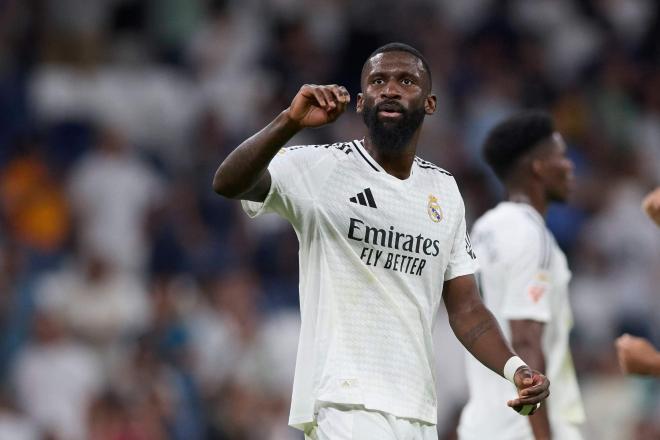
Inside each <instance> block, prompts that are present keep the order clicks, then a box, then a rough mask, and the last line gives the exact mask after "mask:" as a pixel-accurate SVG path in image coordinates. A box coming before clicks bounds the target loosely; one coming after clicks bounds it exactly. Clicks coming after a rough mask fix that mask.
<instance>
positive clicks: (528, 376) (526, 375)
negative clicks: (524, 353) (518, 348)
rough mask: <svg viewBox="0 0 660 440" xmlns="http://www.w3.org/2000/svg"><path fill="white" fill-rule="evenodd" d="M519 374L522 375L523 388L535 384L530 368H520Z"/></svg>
mask: <svg viewBox="0 0 660 440" xmlns="http://www.w3.org/2000/svg"><path fill="white" fill-rule="evenodd" d="M518 374H519V375H520V382H521V384H522V386H523V387H528V386H531V385H532V384H533V383H534V373H532V370H530V369H529V368H525V367H522V368H520V370H518Z"/></svg>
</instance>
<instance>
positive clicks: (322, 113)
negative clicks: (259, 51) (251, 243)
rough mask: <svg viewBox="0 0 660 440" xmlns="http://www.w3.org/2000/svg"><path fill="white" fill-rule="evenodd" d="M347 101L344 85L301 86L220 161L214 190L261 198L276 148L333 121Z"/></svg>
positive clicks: (262, 198)
mask: <svg viewBox="0 0 660 440" xmlns="http://www.w3.org/2000/svg"><path fill="white" fill-rule="evenodd" d="M349 102H350V95H349V94H348V92H347V91H346V89H345V88H344V87H341V86H338V85H329V86H317V85H309V84H306V85H304V86H302V87H301V88H300V90H299V91H298V93H297V94H296V96H295V97H294V98H293V101H292V102H291V105H290V106H289V108H287V109H286V110H284V111H283V112H282V113H280V114H279V115H278V116H277V117H276V118H275V119H274V120H273V121H272V122H271V123H270V124H268V125H267V126H266V127H264V128H263V129H262V130H261V131H259V132H258V133H256V134H255V135H253V136H251V137H250V138H248V139H246V140H245V141H243V143H241V144H240V145H239V146H238V147H237V148H236V149H235V150H234V151H232V152H231V153H230V154H229V156H227V158H226V159H225V160H224V161H223V162H222V163H221V164H220V166H219V167H218V170H217V171H216V172H215V176H214V178H213V190H214V191H215V192H216V193H218V194H220V195H222V196H225V197H228V198H232V199H245V200H252V201H256V202H262V201H264V199H265V198H266V195H267V194H268V191H269V190H270V174H269V173H268V164H269V163H270V161H271V160H272V159H273V157H274V156H275V154H276V153H277V152H278V151H279V149H280V148H282V147H283V146H284V145H285V144H286V143H287V142H288V141H289V139H291V138H292V137H293V136H294V135H295V134H296V133H298V132H299V131H300V130H302V129H303V128H305V127H320V126H321V125H325V124H328V123H331V122H334V121H335V120H336V119H337V118H338V117H339V116H340V115H341V114H342V113H343V112H344V110H346V106H347V105H348V103H349Z"/></svg>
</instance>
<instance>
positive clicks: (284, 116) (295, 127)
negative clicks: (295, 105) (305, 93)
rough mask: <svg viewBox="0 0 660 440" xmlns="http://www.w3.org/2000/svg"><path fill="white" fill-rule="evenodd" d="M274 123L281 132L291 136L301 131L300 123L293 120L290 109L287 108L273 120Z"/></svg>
mask: <svg viewBox="0 0 660 440" xmlns="http://www.w3.org/2000/svg"><path fill="white" fill-rule="evenodd" d="M275 121H276V122H277V123H278V126H279V127H281V129H282V130H285V131H287V132H290V133H291V135H292V136H293V135H294V134H296V133H298V132H299V131H300V130H302V129H303V126H302V125H301V124H300V121H297V120H295V119H294V118H293V117H292V116H291V107H287V108H286V110H284V111H282V113H280V114H279V115H278V116H277V118H275Z"/></svg>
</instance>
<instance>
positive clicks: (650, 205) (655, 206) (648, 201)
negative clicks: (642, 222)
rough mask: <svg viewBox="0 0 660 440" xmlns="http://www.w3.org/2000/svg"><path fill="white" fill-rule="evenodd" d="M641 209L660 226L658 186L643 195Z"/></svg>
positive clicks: (659, 190)
mask: <svg viewBox="0 0 660 440" xmlns="http://www.w3.org/2000/svg"><path fill="white" fill-rule="evenodd" d="M642 209H643V210H644V212H646V215H648V216H649V218H650V219H651V220H653V221H654V222H655V224H656V225H658V226H660V187H658V188H656V189H654V190H653V191H651V192H650V193H648V194H647V195H646V197H644V201H643V202H642Z"/></svg>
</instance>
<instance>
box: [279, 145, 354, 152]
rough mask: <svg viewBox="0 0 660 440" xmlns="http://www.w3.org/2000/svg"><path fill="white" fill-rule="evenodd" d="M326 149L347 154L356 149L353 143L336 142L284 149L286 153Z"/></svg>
mask: <svg viewBox="0 0 660 440" xmlns="http://www.w3.org/2000/svg"><path fill="white" fill-rule="evenodd" d="M303 148H305V149H311V148H317V149H324V150H338V151H342V152H343V153H345V154H351V153H352V152H353V149H354V148H355V147H354V146H353V144H352V143H351V142H335V143H334V144H309V145H293V146H291V147H284V148H283V149H284V150H286V151H295V150H300V149H303Z"/></svg>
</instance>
